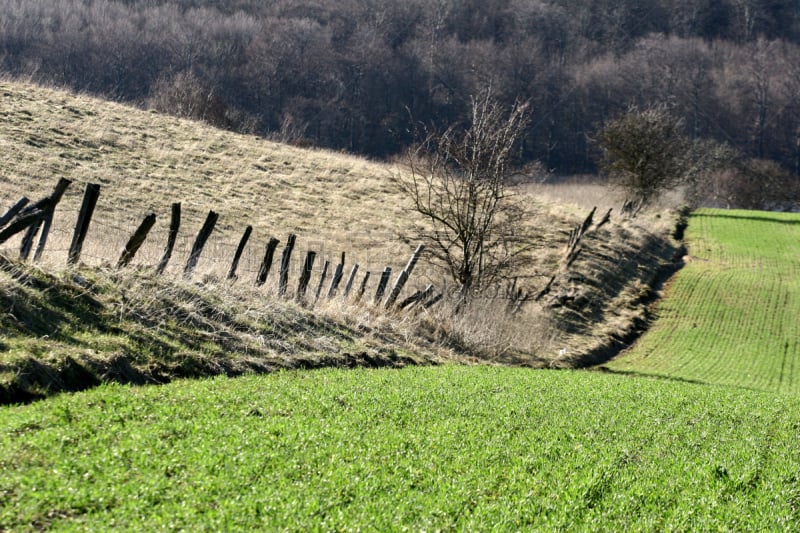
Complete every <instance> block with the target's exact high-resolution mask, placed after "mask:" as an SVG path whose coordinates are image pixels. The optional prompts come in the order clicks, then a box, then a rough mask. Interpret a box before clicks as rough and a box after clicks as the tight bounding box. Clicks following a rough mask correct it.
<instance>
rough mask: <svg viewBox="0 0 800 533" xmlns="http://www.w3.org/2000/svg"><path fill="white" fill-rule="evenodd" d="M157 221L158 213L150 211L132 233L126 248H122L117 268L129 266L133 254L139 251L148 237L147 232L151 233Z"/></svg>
mask: <svg viewBox="0 0 800 533" xmlns="http://www.w3.org/2000/svg"><path fill="white" fill-rule="evenodd" d="M155 223H156V214H155V213H150V214H149V215H147V216H146V217H144V220H142V223H141V224H139V227H138V228H136V231H135V232H134V233H133V235H131V238H130V239H128V243H127V244H126V245H125V249H124V250H122V255H120V256H119V261H117V268H122V267H124V266H127V265H128V263H130V262H131V261H132V260H133V256H135V255H136V252H138V251H139V248H140V247H141V246H142V244H143V243H144V240H145V239H146V238H147V234H148V233H150V230H151V229H152V228H153V226H154V225H155Z"/></svg>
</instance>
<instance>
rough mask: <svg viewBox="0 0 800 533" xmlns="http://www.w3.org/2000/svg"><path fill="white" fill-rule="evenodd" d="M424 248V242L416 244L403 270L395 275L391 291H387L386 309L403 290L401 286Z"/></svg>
mask: <svg viewBox="0 0 800 533" xmlns="http://www.w3.org/2000/svg"><path fill="white" fill-rule="evenodd" d="M424 249H425V245H424V244H420V245H419V246H417V249H416V250H415V251H414V253H413V254H412V255H411V259H409V260H408V264H407V265H406V268H405V270H403V271H402V272H400V275H399V276H397V281H395V283H394V287H392V291H391V292H390V293H389V297H388V298H386V309H389V308H390V307H391V306H392V305H393V304H394V302H395V301H397V297H398V296H400V291H402V290H403V286H405V284H406V282H407V281H408V278H409V277H410V276H411V272H413V271H414V266H416V264H417V261H418V260H419V256H420V255H422V251H423V250H424Z"/></svg>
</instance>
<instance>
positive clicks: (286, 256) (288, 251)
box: [278, 233, 297, 296]
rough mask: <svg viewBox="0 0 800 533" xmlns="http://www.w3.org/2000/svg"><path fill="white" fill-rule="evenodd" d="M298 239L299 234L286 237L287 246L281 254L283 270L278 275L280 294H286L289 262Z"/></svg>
mask: <svg viewBox="0 0 800 533" xmlns="http://www.w3.org/2000/svg"><path fill="white" fill-rule="evenodd" d="M296 240H297V235H295V234H293V233H292V234H290V235H289V238H288V239H286V246H285V247H284V249H283V254H282V255H281V270H280V274H279V277H278V294H279V295H280V296H283V295H285V294H286V285H287V284H288V283H289V263H290V261H291V260H292V250H294V243H295V241H296Z"/></svg>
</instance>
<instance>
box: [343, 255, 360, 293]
mask: <svg viewBox="0 0 800 533" xmlns="http://www.w3.org/2000/svg"><path fill="white" fill-rule="evenodd" d="M357 273H358V263H356V264H355V265H353V269H352V270H351V271H350V277H348V278H347V284H346V285H345V286H344V294H343V295H342V297H343V298H347V297H348V296H350V290H351V289H352V288H353V282H354V281H355V279H356V274H357Z"/></svg>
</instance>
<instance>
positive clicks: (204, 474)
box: [0, 366, 800, 531]
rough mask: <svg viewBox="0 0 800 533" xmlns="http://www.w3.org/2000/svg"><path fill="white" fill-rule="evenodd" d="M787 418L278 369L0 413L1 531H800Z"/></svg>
mask: <svg viewBox="0 0 800 533" xmlns="http://www.w3.org/2000/svg"><path fill="white" fill-rule="evenodd" d="M798 431H800V403H798V400H797V399H796V398H789V397H785V396H776V395H772V394H768V393H760V392H754V391H742V390H735V389H726V388H722V387H714V386H700V385H692V384H686V383H678V382H665V381H663V380H648V379H630V378H627V377H623V376H612V375H603V374H598V373H589V372H544V371H536V370H526V369H499V368H491V367H456V366H443V367H438V368H419V367H414V368H406V369H403V370H399V371H394V370H356V371H346V372H345V371H340V370H339V371H334V370H321V371H315V372H286V373H279V374H273V375H270V376H260V377H245V378H239V379H236V380H230V379H213V380H202V381H183V382H180V383H174V384H170V385H166V386H164V387H146V388H140V387H123V386H103V387H100V388H97V389H95V390H92V391H89V392H84V393H78V394H74V395H62V396H60V397H57V398H53V399H50V400H47V401H45V402H38V403H36V404H34V405H29V406H18V407H0V495H2V497H0V529H10V530H26V529H32V530H35V529H49V528H53V529H68V530H97V529H108V528H112V529H122V530H158V529H168V530H178V529H189V530H216V531H219V530H225V531H234V530H237V531H251V530H284V529H285V530H292V531H295V530H304V531H312V530H326V531H331V530H358V529H368V530H370V529H377V530H399V529H403V528H408V529H410V530H446V529H455V530H469V531H485V530H507V531H520V530H536V531H796V530H797V527H798V525H800V450H799V449H798V447H797V439H798V436H800V435H799V434H798Z"/></svg>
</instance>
